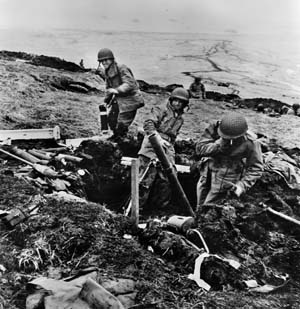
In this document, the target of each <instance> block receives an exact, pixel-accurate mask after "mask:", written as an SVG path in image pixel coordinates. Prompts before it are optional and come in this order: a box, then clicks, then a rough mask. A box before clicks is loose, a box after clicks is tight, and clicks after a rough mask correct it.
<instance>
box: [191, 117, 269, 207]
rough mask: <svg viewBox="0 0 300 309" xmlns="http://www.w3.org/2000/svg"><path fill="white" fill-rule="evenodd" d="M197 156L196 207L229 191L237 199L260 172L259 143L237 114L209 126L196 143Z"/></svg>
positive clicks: (261, 162)
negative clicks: (198, 174) (198, 160)
mask: <svg viewBox="0 0 300 309" xmlns="http://www.w3.org/2000/svg"><path fill="white" fill-rule="evenodd" d="M196 153H197V154H198V155H200V156H201V157H202V159H201V160H200V178H199V181H198V184H197V204H198V207H199V206H201V205H203V204H207V203H211V202H215V201H217V200H218V199H220V198H222V197H225V196H226V194H227V193H228V191H231V192H233V193H234V194H235V195H236V196H237V197H239V196H240V195H241V194H242V193H243V192H245V191H246V190H247V189H249V188H250V187H252V186H253V185H254V184H255V182H256V180H257V179H259V178H260V177H261V175H262V172H263V159H262V154H261V147H260V143H259V142H258V141H257V140H256V138H255V136H254V133H250V132H249V131H248V124H247V121H246V119H245V118H244V116H242V115H240V114H238V113H229V114H227V115H225V116H224V117H223V118H222V119H221V121H217V122H214V123H212V124H210V125H209V126H208V127H207V128H206V129H205V132H204V134H203V136H202V138H201V140H200V141H199V142H198V143H197V144H196Z"/></svg>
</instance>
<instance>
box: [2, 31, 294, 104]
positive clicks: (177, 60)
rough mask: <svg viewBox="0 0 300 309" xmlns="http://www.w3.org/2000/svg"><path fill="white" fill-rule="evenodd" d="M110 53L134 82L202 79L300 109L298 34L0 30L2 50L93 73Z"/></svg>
mask: <svg viewBox="0 0 300 309" xmlns="http://www.w3.org/2000/svg"><path fill="white" fill-rule="evenodd" d="M103 47H108V48H110V49H112V51H113V52H114V54H115V58H116V60H117V62H119V63H124V64H126V65H127V66H129V67H130V68H131V69H132V71H133V72H134V75H135V77H136V78H137V79H143V80H144V81H146V82H148V83H152V84H158V85H160V86H166V85H169V84H181V85H183V86H184V87H189V85H190V84H191V82H192V81H193V77H195V76H200V77H202V80H203V82H204V84H205V87H206V89H207V90H208V91H219V92H221V93H234V94H238V95H239V96H241V97H242V98H257V97H261V98H272V99H276V100H280V101H282V102H286V103H288V104H293V103H300V35H299V33H298V34H297V33H293V34H291V33H285V34H284V35H283V34H281V35H278V34H262V33H257V34H253V33H252V34H241V33H236V32H227V33H226V32H225V33H150V32H127V31H124V32H116V31H96V30H73V29H54V30H51V31H49V30H48V31H42V30H31V31H29V30H7V29H0V49H1V50H11V51H23V52H27V53H33V54H37V55H47V56H55V57H60V58H62V59H65V60H67V61H72V62H75V63H77V64H79V62H80V60H81V59H83V62H84V65H85V67H86V68H96V67H97V66H98V63H97V53H98V50H99V49H100V48H103Z"/></svg>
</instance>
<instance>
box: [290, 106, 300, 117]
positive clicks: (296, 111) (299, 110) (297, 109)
mask: <svg viewBox="0 0 300 309" xmlns="http://www.w3.org/2000/svg"><path fill="white" fill-rule="evenodd" d="M287 114H288V115H296V116H300V104H298V103H294V104H293V105H292V108H290V109H288V111H287Z"/></svg>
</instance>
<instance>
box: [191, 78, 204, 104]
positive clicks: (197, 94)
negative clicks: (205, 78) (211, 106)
mask: <svg viewBox="0 0 300 309" xmlns="http://www.w3.org/2000/svg"><path fill="white" fill-rule="evenodd" d="M189 91H190V94H191V97H192V98H195V99H199V98H202V99H206V91H205V87H204V85H203V83H202V82H201V77H195V79H194V82H193V83H191V85H190V88H189Z"/></svg>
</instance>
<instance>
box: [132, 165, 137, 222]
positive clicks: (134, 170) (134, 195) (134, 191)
mask: <svg viewBox="0 0 300 309" xmlns="http://www.w3.org/2000/svg"><path fill="white" fill-rule="evenodd" d="M131 218H132V220H133V222H134V224H135V226H136V227H137V226H138V224H139V160H138V159H133V160H132V162H131Z"/></svg>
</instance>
